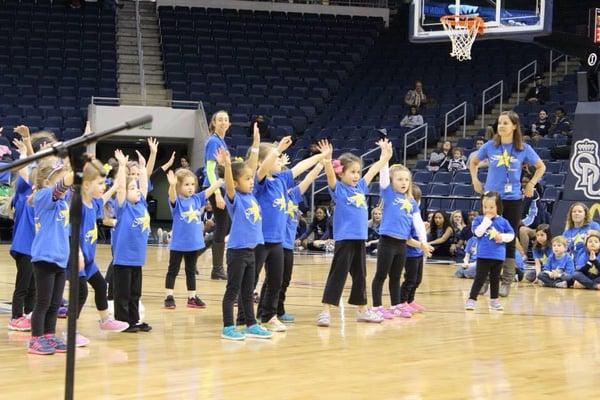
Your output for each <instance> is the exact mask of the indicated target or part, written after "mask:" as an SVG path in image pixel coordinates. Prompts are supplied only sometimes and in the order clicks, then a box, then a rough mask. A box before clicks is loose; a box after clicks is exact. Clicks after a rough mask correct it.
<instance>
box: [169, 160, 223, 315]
mask: <svg viewBox="0 0 600 400" xmlns="http://www.w3.org/2000/svg"><path fill="white" fill-rule="evenodd" d="M167 180H168V181H169V208H170V209H171V214H172V215H173V236H172V239H171V245H170V247H171V249H170V251H169V268H168V272H167V276H166V278H165V292H166V298H165V302H164V304H165V308H167V309H174V308H175V298H174V297H173V289H174V288H175V278H177V274H179V268H180V267H181V259H183V260H184V261H185V283H186V286H187V291H188V294H187V306H188V307H189V308H206V304H205V303H204V302H203V301H202V300H201V299H200V297H198V296H197V295H196V262H197V260H198V255H199V254H200V253H199V251H200V250H202V249H203V248H204V247H205V243H204V223H203V222H202V218H201V216H202V209H203V208H204V206H205V205H206V201H207V200H206V199H208V198H209V197H210V196H212V194H213V193H214V192H215V191H217V190H218V189H219V188H220V187H221V185H222V183H223V181H222V180H220V179H218V180H216V181H214V182H213V184H212V185H210V187H208V188H207V189H206V190H205V191H203V192H200V193H196V190H197V189H198V178H197V177H196V175H195V174H194V173H193V172H192V171H190V170H188V169H183V168H181V169H178V170H177V172H175V173H173V171H169V172H168V173H167Z"/></svg>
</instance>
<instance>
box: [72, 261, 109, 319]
mask: <svg viewBox="0 0 600 400" xmlns="http://www.w3.org/2000/svg"><path fill="white" fill-rule="evenodd" d="M88 283H89V284H90V286H91V287H92V288H94V302H95V303H96V309H97V310H98V311H104V310H108V299H107V298H106V281H105V280H104V277H103V276H102V274H101V273H100V271H96V273H95V274H94V275H92V276H90V278H89V279H86V278H85V277H79V304H78V307H79V308H78V310H77V318H79V315H80V314H81V310H83V306H84V305H85V302H86V300H87V297H88Z"/></svg>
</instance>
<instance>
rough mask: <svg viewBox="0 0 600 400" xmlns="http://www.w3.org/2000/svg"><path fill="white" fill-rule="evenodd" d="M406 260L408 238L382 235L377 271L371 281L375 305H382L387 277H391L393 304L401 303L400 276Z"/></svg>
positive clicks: (390, 286) (378, 250)
mask: <svg viewBox="0 0 600 400" xmlns="http://www.w3.org/2000/svg"><path fill="white" fill-rule="evenodd" d="M405 262H406V240H400V239H395V238H393V237H390V236H386V235H382V236H381V237H380V238H379V244H378V245H377V271H375V276H374V277H373V282H372V283H371V292H372V294H373V307H379V306H381V296H382V295H381V293H382V291H383V284H384V282H385V279H386V278H387V277H388V275H389V277H390V279H389V282H388V284H389V288H390V300H391V305H392V306H395V305H396V304H400V277H401V276H402V270H403V269H404V263H405Z"/></svg>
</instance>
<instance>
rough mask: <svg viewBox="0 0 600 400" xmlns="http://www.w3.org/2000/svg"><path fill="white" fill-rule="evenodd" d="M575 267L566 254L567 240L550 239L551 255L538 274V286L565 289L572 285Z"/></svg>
mask: <svg viewBox="0 0 600 400" xmlns="http://www.w3.org/2000/svg"><path fill="white" fill-rule="evenodd" d="M574 272H575V265H574V263H573V257H572V256H571V255H570V254H569V253H568V252H567V239H566V238H565V237H564V236H557V237H555V238H554V239H552V255H551V256H550V257H548V260H546V263H545V264H544V265H543V266H542V272H540V273H539V274H538V283H539V284H540V286H548V287H557V288H563V289H564V288H567V287H570V286H572V285H573V273H574Z"/></svg>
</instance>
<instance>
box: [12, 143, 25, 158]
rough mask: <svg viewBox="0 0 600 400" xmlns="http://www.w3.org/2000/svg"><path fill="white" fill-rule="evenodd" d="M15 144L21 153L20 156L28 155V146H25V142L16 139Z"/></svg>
mask: <svg viewBox="0 0 600 400" xmlns="http://www.w3.org/2000/svg"><path fill="white" fill-rule="evenodd" d="M13 144H14V145H15V147H16V148H17V151H18V152H19V154H21V155H22V156H26V155H27V145H26V144H25V142H23V141H22V140H19V139H14V140H13Z"/></svg>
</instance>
